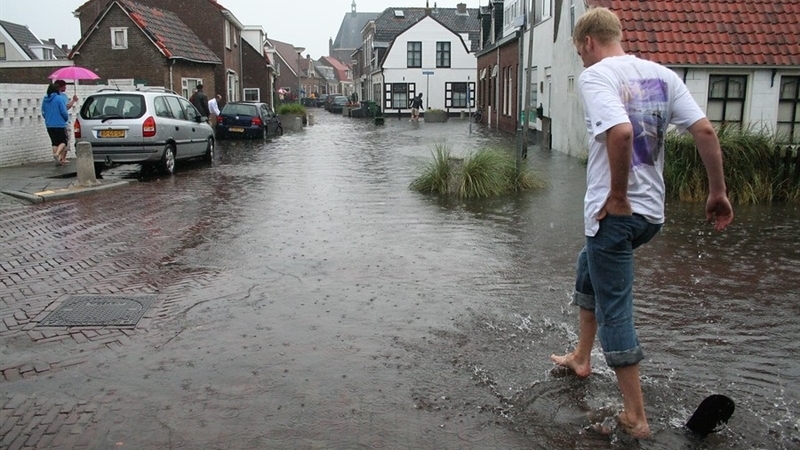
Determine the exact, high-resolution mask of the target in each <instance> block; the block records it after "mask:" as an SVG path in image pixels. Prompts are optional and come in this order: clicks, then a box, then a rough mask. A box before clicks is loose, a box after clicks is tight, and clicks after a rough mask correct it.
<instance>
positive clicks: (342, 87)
mask: <svg viewBox="0 0 800 450" xmlns="http://www.w3.org/2000/svg"><path fill="white" fill-rule="evenodd" d="M318 62H319V64H321V65H323V66H326V67H330V68H331V69H332V73H333V76H334V79H335V80H336V81H335V82H336V87H335V88H334V89H333V90H332V91H331V92H335V93H337V94H342V95H346V96H348V97H349V96H351V95H352V94H353V92H354V91H353V69H352V68H351V67H350V66H349V65H347V64H345V63H343V62H342V61H340V60H338V59H336V58H334V57H332V56H323V57H322V58H320V59H319V61H318ZM358 98H359V99H362V97H361V93H360V92H359V97H358Z"/></svg>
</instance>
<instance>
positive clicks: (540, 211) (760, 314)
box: [0, 111, 800, 450]
mask: <svg viewBox="0 0 800 450" xmlns="http://www.w3.org/2000/svg"><path fill="white" fill-rule="evenodd" d="M317 114H318V116H319V117H318V120H317V124H316V125H314V126H313V127H309V128H308V129H306V130H305V131H303V132H301V133H295V134H290V133H287V134H286V135H285V136H283V137H281V138H278V139H275V140H271V141H267V142H264V143H259V142H223V143H220V145H219V146H218V154H217V156H216V160H215V162H214V165H213V166H212V167H207V166H205V165H203V164H199V163H188V164H184V165H181V166H179V167H178V169H179V172H178V173H177V174H176V175H175V176H173V177H158V176H148V177H144V178H142V179H141V181H139V182H133V183H131V184H129V185H128V186H124V187H121V188H117V189H114V190H111V191H108V192H104V193H102V194H99V195H91V196H87V197H82V198H78V199H74V200H65V201H59V202H53V203H44V204H38V205H24V204H20V203H18V202H15V201H9V200H8V199H6V198H2V197H0V242H1V243H2V244H0V245H1V247H0V373H2V377H0V448H2V449H13V450H15V449H22V448H43V449H73V448H77V449H83V448H86V449H125V448H128V449H137V450H139V449H159V450H160V449H166V448H170V449H356V448H359V449H361V448H363V449H382V448H383V449H398V448H409V449H487V448H498V449H500V448H501V449H565V450H566V449H578V448H580V449H598V448H599V449H606V448H608V449H616V448H631V445H633V446H637V445H638V444H635V443H630V442H627V441H625V440H624V438H620V437H619V436H615V437H614V438H612V439H608V438H606V437H603V436H598V435H596V434H593V433H591V432H587V431H586V426H587V425H589V424H590V421H589V415H590V414H594V413H597V412H598V411H608V410H613V409H614V408H615V407H618V402H619V397H618V394H617V391H616V387H615V382H614V378H613V374H611V373H610V371H609V370H608V368H607V367H604V365H603V364H602V362H601V361H602V357H601V355H600V354H599V353H597V352H596V353H595V358H594V364H595V367H594V373H593V375H592V377H590V379H589V380H587V381H576V380H574V379H570V378H566V379H565V378H559V377H556V376H553V375H552V374H551V373H550V369H551V368H552V365H551V364H550V363H549V360H548V356H549V354H550V353H551V352H555V351H563V349H565V348H566V347H567V346H568V345H570V342H571V341H574V338H575V329H574V325H575V322H576V318H575V311H574V310H573V309H572V308H569V307H567V306H566V303H567V300H568V298H569V294H570V292H571V290H572V273H571V272H572V270H571V268H572V266H573V264H574V257H575V255H576V253H577V251H578V250H579V249H580V247H581V245H582V237H581V231H582V221H581V219H580V217H581V198H582V192H583V186H584V181H583V177H584V166H583V165H582V164H581V163H580V161H578V160H577V159H574V158H567V157H566V156H564V155H561V154H558V153H553V154H551V153H549V152H544V151H538V150H531V152H530V154H531V160H532V164H533V166H534V167H535V168H536V169H537V171H541V172H542V173H543V174H544V176H545V179H546V180H547V181H548V187H547V188H546V189H543V190H541V191H537V192H530V193H524V194H520V195H516V196H511V197H506V198H498V199H491V200H487V201H480V202H459V201H443V200H440V199H437V198H432V197H429V196H425V195H420V194H418V193H416V192H413V191H411V190H409V189H408V184H409V183H410V182H411V180H413V178H414V177H415V176H416V175H417V174H418V173H419V171H420V167H421V166H423V165H424V164H426V163H427V162H429V160H430V154H431V150H432V149H433V144H434V142H437V141H439V142H441V140H442V139H446V142H447V143H448V145H449V146H450V147H451V149H452V151H453V153H454V154H455V155H463V154H466V153H468V152H470V151H472V150H475V149H477V148H480V147H486V146H499V147H508V146H509V145H510V143H512V142H513V141H510V140H509V137H508V136H502V135H496V134H493V133H484V132H480V131H478V132H476V133H474V134H472V135H470V134H468V132H467V124H466V123H465V122H463V121H459V120H457V119H456V120H451V121H450V122H449V123H447V124H425V123H421V124H412V123H409V122H407V121H406V120H402V121H397V120H394V119H393V118H391V117H390V118H389V119H388V120H387V123H386V126H385V127H375V126H374V125H372V124H369V123H368V122H366V121H357V120H351V119H347V118H342V117H336V116H333V115H329V114H328V113H326V112H324V111H318V112H317ZM738 213H739V215H737V219H739V220H740V223H741V224H742V225H738V226H737V227H734V228H733V229H732V230H731V231H730V232H728V233H726V234H722V235H717V234H715V235H711V233H708V232H707V231H704V230H705V228H704V224H703V223H702V219H701V217H702V216H701V215H700V214H699V212H698V211H697V208H696V207H694V206H691V205H689V206H680V205H678V206H677V207H676V206H675V205H669V217H670V221H669V222H668V223H667V226H666V227H665V230H664V233H663V236H661V237H660V238H659V239H657V240H656V241H655V242H654V243H653V245H651V246H648V248H647V249H644V250H643V251H642V253H641V257H640V259H639V261H638V264H639V273H637V278H638V280H639V281H638V282H639V283H640V284H639V286H640V287H639V291H638V292H637V295H638V297H637V308H638V309H637V314H639V319H638V320H639V321H640V322H639V323H640V329H641V335H642V336H643V339H644V341H645V343H646V346H647V347H646V352H647V354H648V359H647V360H646V364H644V365H643V373H644V375H645V381H644V390H645V396H646V398H647V399H648V408H650V409H649V410H648V413H649V414H650V416H651V426H652V427H653V428H654V430H656V439H655V440H654V441H653V442H652V443H651V444H643V445H644V446H643V447H642V448H659V449H661V448H685V449H712V450H719V449H738V448H776V449H788V448H796V443H797V442H798V431H797V430H798V426H800V424H798V423H797V416H798V412H799V411H800V406H798V404H800V392H798V389H797V386H798V375H797V374H798V373H800V366H798V364H800V363H798V362H797V361H796V359H783V360H781V361H780V362H779V363H776V361H775V360H774V358H771V359H770V360H769V361H767V359H768V358H765V357H764V355H785V354H790V355H792V354H797V352H798V351H800V348H798V342H800V339H798V337H800V336H798V334H797V330H798V329H800V328H798V327H799V326H800V324H798V322H797V320H798V319H797V317H800V315H798V314H797V309H796V301H795V300H796V298H797V296H798V295H800V293H799V292H798V290H797V285H796V283H795V282H794V280H796V275H797V273H800V255H798V252H797V250H796V247H795V246H793V242H794V235H793V231H792V230H796V229H797V228H798V226H800V212H798V208H797V207H794V206H792V207H779V206H777V205H775V206H771V207H769V208H761V209H759V208H758V207H754V208H752V209H751V210H749V211H748V210H747V209H744V208H743V209H740V210H739V211H738ZM790 244H791V245H790ZM754 255H756V256H755V257H754ZM786 280H790V281H788V282H787V281H786ZM86 294H97V295H123V294H130V295H144V294H149V295H156V300H155V302H154V303H153V304H152V306H150V308H148V310H147V311H146V312H145V315H144V317H143V318H142V319H141V320H140V321H139V323H138V324H137V325H136V326H135V327H69V328H67V327H41V326H37V325H38V322H39V321H41V320H42V319H43V318H44V317H45V316H46V315H48V314H49V313H50V312H51V311H53V310H55V309H56V308H58V307H59V306H60V305H61V304H62V303H63V302H64V301H65V300H66V299H68V298H70V297H71V296H73V295H86ZM774 304H780V305H782V307H783V308H784V309H785V310H786V311H787V313H786V314H779V315H776V314H775V313H774V312H775V308H774V306H772V305H774ZM765 367H766V369H765ZM776 386H780V387H781V388H780V390H779V392H777V391H776V389H775V387H776ZM720 391H722V392H724V393H727V394H730V395H731V396H733V397H735V398H736V400H737V404H738V405H742V407H741V408H739V407H738V406H737V413H736V415H735V416H734V420H733V421H732V423H731V430H730V431H726V432H724V433H720V434H718V435H716V436H715V437H714V439H711V440H708V441H706V442H702V443H701V442H697V441H694V440H691V439H690V438H687V437H686V436H685V435H684V434H683V433H682V432H681V430H680V423H681V421H682V420H684V418H685V417H686V414H687V412H688V410H690V409H691V408H693V405H696V404H697V402H698V400H699V399H700V398H701V397H702V396H703V395H705V394H708V393H711V392H720ZM753 424H755V425H753ZM744 430H749V431H747V432H745V431H744Z"/></svg>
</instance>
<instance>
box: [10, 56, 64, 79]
mask: <svg viewBox="0 0 800 450" xmlns="http://www.w3.org/2000/svg"><path fill="white" fill-rule="evenodd" d="M71 65H72V61H69V60H65V59H59V60H49V61H36V60H34V61H0V83H23V84H24V83H47V82H48V81H49V80H48V78H47V77H48V76H49V75H50V74H51V73H53V72H55V71H56V70H58V69H60V68H62V67H68V66H71Z"/></svg>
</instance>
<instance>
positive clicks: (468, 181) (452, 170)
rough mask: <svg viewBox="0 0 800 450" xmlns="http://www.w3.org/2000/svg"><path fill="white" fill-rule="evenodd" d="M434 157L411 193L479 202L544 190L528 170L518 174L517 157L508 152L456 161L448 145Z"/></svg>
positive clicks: (439, 145) (485, 152) (440, 145)
mask: <svg viewBox="0 0 800 450" xmlns="http://www.w3.org/2000/svg"><path fill="white" fill-rule="evenodd" d="M432 154H433V161H431V162H430V163H428V165H427V166H426V167H425V168H424V170H423V173H422V175H420V176H419V177H417V178H416V179H415V180H414V181H413V182H412V183H411V188H412V189H415V190H417V191H419V192H425V193H434V194H439V195H446V196H452V197H457V198H459V199H477V198H486V197H492V196H497V195H503V194H508V193H511V192H516V191H521V190H528V189H536V188H540V187H543V186H544V183H543V182H542V180H541V179H540V178H538V177H537V176H536V175H535V174H534V173H532V172H531V171H529V170H527V168H524V170H521V171H519V173H517V169H516V161H515V158H514V155H513V154H511V153H509V152H505V151H501V150H496V149H481V150H478V151H477V152H474V153H471V154H469V155H467V157H466V158H463V159H462V158H453V157H452V156H451V155H450V149H449V148H448V147H447V145H445V144H443V143H436V144H435V145H434V151H433V152H432Z"/></svg>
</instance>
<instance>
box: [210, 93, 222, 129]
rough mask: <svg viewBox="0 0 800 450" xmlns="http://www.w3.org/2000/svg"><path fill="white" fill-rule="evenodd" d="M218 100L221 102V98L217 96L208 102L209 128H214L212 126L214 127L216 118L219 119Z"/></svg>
mask: <svg viewBox="0 0 800 450" xmlns="http://www.w3.org/2000/svg"><path fill="white" fill-rule="evenodd" d="M220 100H222V96H221V95H219V94H217V95H215V96H214V97H211V100H209V101H208V111H209V117H208V122H209V124H210V125H211V128H214V125H216V122H217V117H219V102H220Z"/></svg>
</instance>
